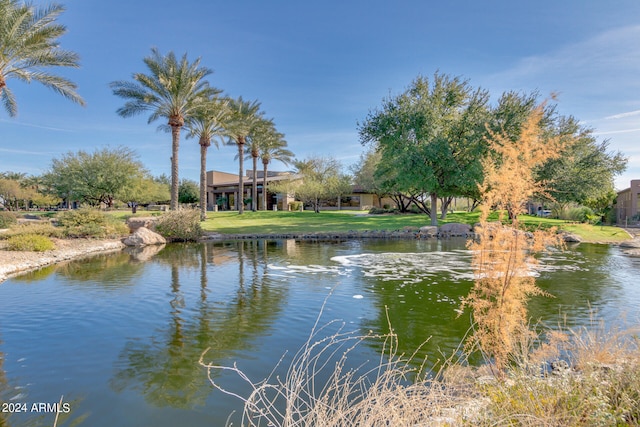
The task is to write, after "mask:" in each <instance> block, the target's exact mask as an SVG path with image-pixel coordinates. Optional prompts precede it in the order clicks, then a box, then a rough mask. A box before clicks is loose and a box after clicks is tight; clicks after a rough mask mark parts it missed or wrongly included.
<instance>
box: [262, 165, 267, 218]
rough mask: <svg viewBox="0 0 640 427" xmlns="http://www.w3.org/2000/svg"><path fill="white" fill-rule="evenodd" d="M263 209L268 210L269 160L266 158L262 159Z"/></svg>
mask: <svg viewBox="0 0 640 427" xmlns="http://www.w3.org/2000/svg"><path fill="white" fill-rule="evenodd" d="M262 166H263V168H262V170H263V172H262V210H263V211H266V210H267V168H268V166H269V161H268V160H266V159H263V160H262Z"/></svg>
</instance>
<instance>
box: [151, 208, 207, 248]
mask: <svg viewBox="0 0 640 427" xmlns="http://www.w3.org/2000/svg"><path fill="white" fill-rule="evenodd" d="M155 231H156V232H157V233H159V234H161V235H162V236H163V237H164V238H165V239H167V241H169V242H195V241H197V240H198V239H199V238H200V237H201V236H202V227H201V226H200V211H198V210H196V209H183V210H178V211H171V212H169V213H166V214H164V215H162V216H161V217H160V218H159V219H158V221H157V222H156V225H155Z"/></svg>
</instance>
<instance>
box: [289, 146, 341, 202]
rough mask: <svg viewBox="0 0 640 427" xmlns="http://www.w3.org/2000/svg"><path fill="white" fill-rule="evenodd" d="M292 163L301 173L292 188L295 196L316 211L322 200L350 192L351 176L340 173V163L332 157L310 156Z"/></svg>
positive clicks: (335, 197)
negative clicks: (300, 177) (296, 183)
mask: <svg viewBox="0 0 640 427" xmlns="http://www.w3.org/2000/svg"><path fill="white" fill-rule="evenodd" d="M293 164H294V166H295V167H296V169H297V170H298V173H300V174H301V175H302V181H301V182H299V183H298V185H297V186H295V188H294V193H295V197H296V198H297V199H299V200H301V201H303V202H305V203H308V204H311V205H312V206H313V210H314V211H315V212H316V213H318V212H320V207H321V206H322V202H323V201H325V200H328V199H337V198H338V197H340V196H342V195H344V194H348V193H350V192H351V178H350V177H349V176H348V175H346V174H344V173H342V165H341V164H340V162H339V161H338V160H336V159H335V158H333V157H321V156H316V157H310V158H307V159H305V160H297V161H294V162H293Z"/></svg>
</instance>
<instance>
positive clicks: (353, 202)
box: [207, 170, 395, 210]
mask: <svg viewBox="0 0 640 427" xmlns="http://www.w3.org/2000/svg"><path fill="white" fill-rule="evenodd" d="M263 176H264V173H263V171H257V173H256V178H257V187H258V210H262V192H263V191H264V189H263V188H262V186H263ZM302 179H303V176H302V175H300V174H296V173H293V172H277V171H273V172H272V171H269V172H267V189H266V191H267V206H266V208H267V210H273V208H274V206H277V209H278V210H288V209H289V202H293V201H294V198H292V197H289V196H288V195H287V194H282V193H275V192H272V191H270V190H269V185H270V184H273V183H277V182H281V181H286V180H291V181H295V180H302ZM242 181H243V186H244V197H243V199H249V198H251V197H252V194H253V171H252V170H247V171H246V174H245V175H244V176H243V177H242ZM238 184H239V182H238V175H237V174H232V173H227V172H220V171H208V172H207V209H208V210H214V206H217V209H220V210H233V209H236V207H235V206H236V203H235V202H236V199H237V197H238V190H239V185H238ZM382 203H387V204H395V203H393V200H391V199H383V200H382ZM380 204H381V202H380V201H379V200H378V197H377V196H376V195H374V194H369V193H367V192H366V191H362V190H361V189H359V188H357V187H354V188H353V192H352V193H351V194H346V195H344V196H342V197H341V198H340V200H338V199H337V198H336V199H335V200H327V201H325V202H324V203H323V204H322V207H321V208H320V209H321V210H347V209H351V210H369V209H371V208H372V207H374V206H378V205H380Z"/></svg>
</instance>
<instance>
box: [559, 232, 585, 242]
mask: <svg viewBox="0 0 640 427" xmlns="http://www.w3.org/2000/svg"><path fill="white" fill-rule="evenodd" d="M562 240H564V242H565V243H580V242H582V237H580V236H578V235H577V234H573V233H566V232H565V233H562Z"/></svg>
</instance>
